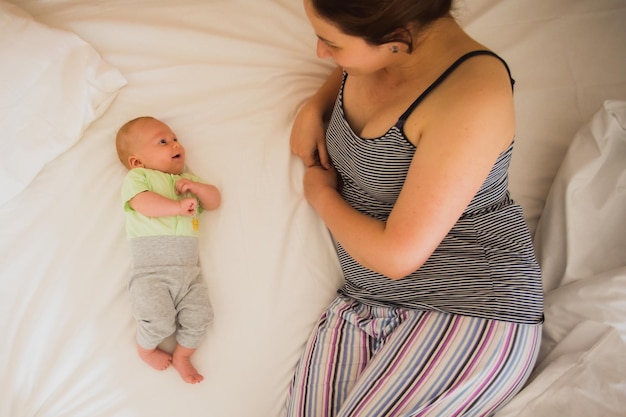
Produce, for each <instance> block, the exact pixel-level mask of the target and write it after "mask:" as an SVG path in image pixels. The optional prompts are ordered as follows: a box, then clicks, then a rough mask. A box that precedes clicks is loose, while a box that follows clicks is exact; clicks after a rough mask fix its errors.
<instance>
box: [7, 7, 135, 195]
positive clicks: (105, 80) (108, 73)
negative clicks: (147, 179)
mask: <svg viewBox="0 0 626 417" xmlns="http://www.w3.org/2000/svg"><path fill="white" fill-rule="evenodd" d="M0 62H1V63H2V77H0V91H1V92H2V93H1V94H0V131H1V132H2V134H1V135H0V145H1V147H0V149H1V151H0V205H2V204H4V203H5V202H7V201H8V200H10V199H11V198H13V197H15V196H16V195H17V194H19V193H20V192H21V191H22V190H23V189H24V188H26V186H27V185H28V184H29V183H30V182H31V181H32V180H33V178H35V176H36V175H37V174H38V173H39V171H40V170H41V169H42V168H43V167H44V166H45V165H46V164H47V163H48V162H50V161H52V160H53V159H54V158H56V157H57V156H59V155H60V154H61V153H63V152H65V151H66V150H67V149H69V148H70V147H71V146H72V145H74V144H75V143H76V142H77V141H78V140H79V139H80V138H81V136H82V134H83V132H84V131H85V129H86V128H87V127H88V126H89V124H90V123H91V122H93V121H94V120H96V119H97V118H98V117H99V116H101V115H102V114H103V113H104V111H105V110H106V109H107V108H108V107H109V105H110V104H111V102H112V101H113V99H114V98H115V96H116V95H117V93H118V91H119V89H120V88H122V87H123V86H124V85H125V84H126V79H125V78H124V77H123V76H122V74H121V73H120V72H119V71H118V70H117V69H116V68H114V67H112V66H111V65H109V64H107V63H106V62H105V61H103V59H102V58H101V57H100V55H99V54H98V53H97V52H96V50H95V49H93V47H92V46H91V45H89V44H88V43H87V42H85V41H84V40H82V39H81V38H80V37H79V36H78V35H76V34H75V33H72V32H67V31H63V30H59V29H54V28H51V27H48V26H46V25H44V24H41V23H38V22H36V21H35V20H34V19H33V18H32V17H31V16H30V15H28V14H27V13H26V12H24V11H23V10H21V9H20V8H19V7H17V6H15V5H12V4H10V3H6V2H4V1H3V0H0Z"/></svg>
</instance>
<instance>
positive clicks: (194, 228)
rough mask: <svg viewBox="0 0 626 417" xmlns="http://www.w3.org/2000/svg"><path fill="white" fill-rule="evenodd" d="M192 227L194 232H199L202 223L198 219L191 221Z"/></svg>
mask: <svg viewBox="0 0 626 417" xmlns="http://www.w3.org/2000/svg"><path fill="white" fill-rule="evenodd" d="M191 225H192V226H193V230H195V231H198V229H200V222H199V221H198V218H197V217H194V218H193V219H191Z"/></svg>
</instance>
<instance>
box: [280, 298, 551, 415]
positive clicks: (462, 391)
mask: <svg viewBox="0 0 626 417" xmlns="http://www.w3.org/2000/svg"><path fill="white" fill-rule="evenodd" d="M540 341H541V325H526V324H518V323H509V322H502V321H496V320H487V319H481V318H476V317H467V316H458V315H450V314H446V313H440V312H436V311H420V310H409V309H403V308H386V307H370V306H365V305H363V304H361V303H359V302H357V301H354V300H351V299H347V298H345V297H342V296H339V297H338V298H337V299H335V301H334V302H333V303H332V304H331V305H330V307H329V308H328V309H327V310H326V311H325V312H324V314H323V315H322V317H321V318H320V320H319V322H318V324H317V327H316V330H315V331H314V332H313V334H312V335H311V338H310V339H309V342H308V343H307V345H306V348H305V351H304V353H303V356H302V358H301V359H300V362H299V364H298V366H297V369H296V373H295V376H294V381H293V385H292V387H291V392H290V396H289V399H288V401H287V416H288V417H296V416H298V417H305V416H306V417H330V416H337V417H357V416H358V417H364V416H368V417H392V416H402V417H407V416H445V417H448V416H488V415H492V414H493V413H494V412H495V411H496V409H498V408H499V407H501V406H502V405H504V404H505V403H506V402H507V401H508V400H510V399H511V398H512V397H513V395H515V393H516V392H517V391H519V390H520V389H521V387H522V385H523V384H524V382H525V381H526V379H527V378H528V376H529V374H530V372H531V370H532V368H533V365H534V363H535V360H536V358H537V353H538V351H539V344H540Z"/></svg>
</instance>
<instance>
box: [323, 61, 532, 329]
mask: <svg viewBox="0 0 626 417" xmlns="http://www.w3.org/2000/svg"><path fill="white" fill-rule="evenodd" d="M479 54H489V55H493V56H495V57H496V58H498V59H500V60H501V61H502V62H503V63H504V65H505V66H506V63H505V62H504V61H503V60H502V59H501V58H500V57H498V56H497V55H495V54H493V53H492V52H490V51H474V52H471V53H469V54H466V55H464V56H462V57H461V58H459V59H458V60H457V61H456V62H455V63H454V64H452V65H451V66H450V68H448V69H447V70H446V71H445V72H444V73H443V74H442V75H441V76H440V77H439V78H438V79H437V80H436V81H435V82H434V83H433V84H432V85H431V86H430V87H429V88H428V89H427V90H425V91H424V93H423V94H421V95H420V96H419V97H418V98H417V99H416V100H415V102H413V104H412V105H411V106H410V107H409V108H408V109H407V110H406V111H405V113H404V114H403V115H402V116H401V117H400V119H399V120H398V122H397V123H396V124H395V125H394V126H392V127H391V128H390V129H389V130H388V131H387V133H385V134H384V135H383V136H381V137H378V138H374V139H363V138H361V137H359V136H358V135H357V134H355V133H354V131H353V130H352V128H351V127H350V125H349V124H348V122H347V120H346V118H345V115H344V112H343V89H344V85H345V80H346V77H347V74H345V73H344V80H343V83H342V86H341V88H340V91H339V94H338V96H337V100H336V102H335V106H334V109H333V113H332V116H331V120H330V122H329V125H328V129H327V132H326V142H327V147H328V151H329V154H330V156H331V159H332V161H333V164H334V165H335V167H336V169H337V172H338V173H339V175H340V176H341V179H342V181H343V187H342V190H341V194H342V196H343V198H344V199H345V200H346V201H347V202H348V203H349V204H350V205H351V206H352V207H354V208H355V209H356V210H358V211H360V212H362V213H366V214H368V215H370V216H372V217H374V218H376V219H379V220H382V221H386V219H387V217H388V216H389V214H390V212H391V209H392V208H393V206H394V204H395V201H396V199H397V198H398V195H399V193H400V190H401V188H402V186H403V184H404V179H405V178H406V175H407V172H408V169H409V165H410V163H411V160H412V158H413V154H414V153H415V151H416V148H415V146H414V145H413V144H412V143H411V142H409V140H408V139H407V138H406V137H405V135H404V131H403V124H404V121H405V120H406V118H407V117H408V116H409V115H410V114H411V112H412V111H413V109H414V108H415V107H416V106H417V105H418V104H419V103H420V102H421V101H422V100H423V99H424V97H426V96H427V95H428V94H430V93H431V92H432V91H433V90H434V89H435V88H436V87H437V86H438V85H439V84H440V83H441V82H442V81H443V80H444V79H445V78H446V77H447V76H448V75H449V74H450V73H451V72H452V71H454V69H455V68H457V67H458V66H459V65H461V64H462V63H463V62H464V61H465V60H466V59H469V58H471V57H473V56H476V55H479ZM508 70H509V69H508V67H507V71H508ZM509 74H510V72H509ZM511 83H513V80H511ZM512 150H513V144H511V145H510V146H509V147H508V149H506V150H505V151H504V152H502V154H500V155H499V157H498V159H497V161H496V162H495V164H494V166H493V168H492V169H491V172H490V173H489V175H488V176H487V178H486V179H485V181H484V183H483V185H482V186H481V188H480V190H479V191H478V192H477V193H476V195H475V196H474V198H473V199H472V201H471V202H470V203H469V205H468V206H467V208H466V209H465V211H464V212H463V214H462V215H461V217H460V218H459V220H458V221H457V223H456V224H455V225H454V227H453V228H452V229H451V230H450V231H449V232H448V234H447V236H446V237H445V238H444V239H443V241H442V242H441V244H440V245H439V246H438V247H437V249H436V250H435V251H434V253H433V254H432V255H431V256H430V258H429V259H428V260H427V261H426V263H424V265H422V267H420V268H419V269H418V270H416V271H415V272H413V273H412V274H410V275H408V276H406V277H404V278H402V279H399V280H395V281H394V280H391V279H389V278H387V277H385V276H383V275H382V274H379V273H377V272H374V271H372V270H370V269H368V268H366V267H364V266H362V265H361V264H359V263H358V262H357V261H355V260H354V259H353V258H352V257H351V256H350V254H348V253H347V252H346V250H345V249H344V248H343V247H342V246H341V244H339V243H338V242H336V243H335V245H336V249H337V253H338V256H339V261H340V264H341V268H342V270H343V274H344V284H343V285H342V287H341V288H340V289H339V293H340V294H343V295H345V296H348V297H351V298H354V299H356V300H358V301H360V302H362V303H364V304H368V305H373V306H397V307H404V308H414V309H422V310H437V311H442V312H448V313H451V314H461V315H467V316H476V317H482V318H487V319H496V320H503V321H511V322H518V323H525V324H536V323H540V322H541V321H542V320H543V293H542V284H541V271H540V268H539V265H538V263H537V261H536V258H535V255H534V251H533V246H532V240H531V237H530V233H529V230H528V227H527V225H526V223H525V221H524V218H523V213H522V209H521V207H520V206H519V205H517V204H515V203H514V202H513V200H512V199H511V197H510V194H509V191H508V168H509V162H510V160H511V155H512Z"/></svg>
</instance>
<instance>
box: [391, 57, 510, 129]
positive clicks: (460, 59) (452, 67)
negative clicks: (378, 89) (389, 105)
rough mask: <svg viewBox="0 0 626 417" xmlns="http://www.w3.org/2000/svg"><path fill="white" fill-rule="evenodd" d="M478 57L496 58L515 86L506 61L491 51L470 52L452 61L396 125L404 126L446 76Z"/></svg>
mask: <svg viewBox="0 0 626 417" xmlns="http://www.w3.org/2000/svg"><path fill="white" fill-rule="evenodd" d="M478 55H491V56H493V57H495V58H498V59H499V60H500V61H501V62H502V63H503V64H504V67H505V68H506V71H507V73H508V74H509V78H510V80H511V88H513V85H514V84H515V80H514V79H513V78H512V77H511V70H510V69H509V66H508V64H507V63H506V61H504V59H502V58H501V57H500V56H498V55H497V54H496V53H494V52H492V51H488V50H483V49H480V50H476V51H472V52H468V53H466V54H465V55H462V56H461V57H460V58H458V59H457V60H456V61H454V63H452V65H450V66H449V67H448V68H447V69H446V70H445V71H444V72H443V74H441V75H440V76H439V78H437V79H436V80H435V81H434V82H433V83H432V84H431V85H430V86H428V88H427V89H426V90H424V92H423V93H422V94H420V95H419V97H417V98H416V99H415V101H414V102H413V103H411V105H410V106H409V108H408V109H406V111H405V112H404V113H402V116H400V118H399V119H398V123H397V124H398V125H402V124H404V121H405V120H406V119H407V117H409V115H410V114H411V113H412V112H413V110H415V108H416V107H417V106H418V105H419V104H420V103H421V102H422V100H424V99H425V98H426V96H428V94H430V93H431V92H432V91H433V90H434V89H435V88H437V86H439V84H441V83H442V82H443V81H444V80H445V79H446V78H448V76H449V75H450V74H451V73H452V72H453V71H454V70H455V69H456V68H457V67H458V66H459V65H461V64H462V63H463V62H465V61H466V60H468V59H470V58H472V57H475V56H478Z"/></svg>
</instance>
